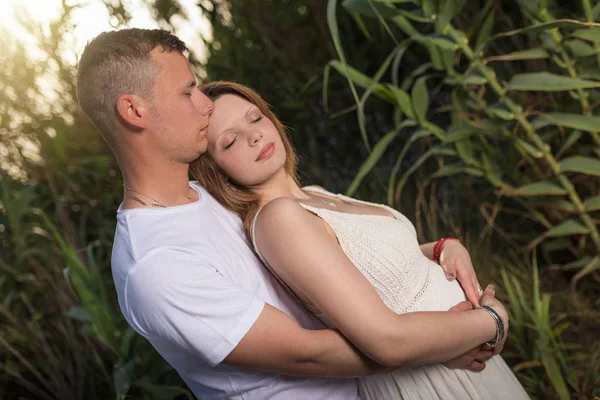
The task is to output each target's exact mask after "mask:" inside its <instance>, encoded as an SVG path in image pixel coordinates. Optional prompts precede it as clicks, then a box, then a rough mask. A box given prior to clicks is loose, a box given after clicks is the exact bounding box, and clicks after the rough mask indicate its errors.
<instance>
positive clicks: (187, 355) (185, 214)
mask: <svg viewBox="0 0 600 400" xmlns="http://www.w3.org/2000/svg"><path fill="white" fill-rule="evenodd" d="M190 186H191V187H193V188H194V189H196V190H197V191H198V192H199V195H200V200H198V201H197V202H194V203H191V204H187V205H183V206H176V207H169V208H166V209H159V208H136V209H128V210H122V209H119V211H118V214H117V231H116V234H115V242H114V246H113V254H112V272H113V278H114V281H115V286H116V289H117V294H118V298H119V305H120V307H121V311H122V312H123V314H124V316H125V318H126V319H127V321H128V322H129V324H130V325H131V326H132V327H133V329H134V330H135V331H136V332H138V333H139V334H141V335H142V336H144V337H145V338H146V339H148V340H149V341H150V343H151V344H152V345H153V346H154V348H156V350H158V352H159V353H160V354H161V355H162V356H163V357H164V358H165V359H166V360H167V361H168V362H169V364H171V365H172V366H173V367H174V368H175V369H176V370H177V372H178V373H179V374H180V375H181V377H182V378H183V380H184V381H185V382H186V384H187V385H188V386H189V387H190V389H191V390H192V391H193V392H194V394H195V395H196V396H197V397H199V398H201V399H215V398H230V399H261V400H262V399H285V400H293V399H311V400H317V399H328V400H336V399H340V400H341V399H344V400H346V399H358V394H357V387H356V382H355V381H354V380H353V379H334V378H322V379H321V378H300V377H292V376H287V375H281V374H275V373H270V372H264V371H259V370H251V369H243V368H235V367H231V366H228V365H226V364H222V363H221V361H223V359H224V358H225V357H226V356H227V355H228V354H229V353H230V352H231V351H232V350H233V349H234V348H235V347H236V345H237V344H238V342H239V341H240V340H241V339H242V338H243V337H244V335H245V334H246V333H247V332H248V330H249V329H250V327H251V326H252V325H253V324H254V322H255V321H256V319H257V318H258V316H259V315H260V313H261V311H262V309H263V307H264V304H265V303H268V304H270V305H272V306H274V307H276V308H278V309H280V310H282V311H284V312H285V313H287V314H288V315H290V316H291V317H292V318H294V319H295V320H296V321H298V323H299V324H300V325H301V326H303V327H304V328H308V329H322V328H323V325H322V324H321V323H320V322H319V321H318V320H316V319H315V318H313V317H312V316H310V315H309V314H308V313H307V312H306V311H304V309H303V308H302V307H301V306H300V305H298V304H297V303H296V302H295V301H294V300H293V299H292V298H291V296H290V295H289V294H288V293H287V292H286V291H285V289H283V288H282V287H281V286H280V285H279V284H278V283H277V282H276V281H275V280H274V279H273V277H272V276H271V275H270V274H269V272H268V271H267V269H266V268H264V267H263V266H262V264H261V263H260V261H259V260H258V259H257V258H256V256H255V255H254V253H253V252H252V250H251V249H250V247H249V246H248V242H247V240H246V236H245V233H244V228H243V225H242V222H241V220H240V219H239V218H238V217H237V216H236V215H235V214H233V213H231V212H229V211H228V210H226V209H225V208H223V207H222V206H221V205H220V204H219V203H218V202H217V201H216V200H215V199H214V198H213V197H212V196H211V195H210V194H208V192H206V191H205V190H204V189H203V188H202V187H200V186H199V185H198V184H197V183H195V182H191V183H190Z"/></svg>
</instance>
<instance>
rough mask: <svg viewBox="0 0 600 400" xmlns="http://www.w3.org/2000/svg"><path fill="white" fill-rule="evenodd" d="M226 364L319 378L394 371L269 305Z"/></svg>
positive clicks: (330, 332)
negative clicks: (302, 324)
mask: <svg viewBox="0 0 600 400" xmlns="http://www.w3.org/2000/svg"><path fill="white" fill-rule="evenodd" d="M223 362H224V363H225V364H229V365H233V366H237V367H245V368H255V369H261V370H265V371H272V372H277V373H283V374H287V375H299V376H318V377H357V376H365V375H371V374H374V373H377V372H384V371H387V370H391V369H389V368H385V367H383V366H381V365H379V364H377V363H375V361H373V360H371V359H370V358H368V357H367V356H365V355H364V354H362V353H361V352H360V351H358V349H356V348H355V347H354V346H353V345H352V343H350V342H349V341H348V340H347V339H346V338H345V337H344V336H343V335H342V334H341V333H340V332H339V331H337V330H333V329H322V330H311V329H304V328H302V327H301V326H300V325H299V324H298V323H297V322H296V321H295V320H293V319H292V318H291V317H289V316H288V315H287V314H285V313H284V312H282V311H280V310H278V309H276V308H275V307H272V306H270V305H268V304H265V307H264V309H263V311H262V313H261V314H260V316H259V318H258V319H257V320H256V322H255V323H254V325H253V326H252V328H251V329H250V330H249V331H248V333H247V334H246V335H245V336H244V337H243V338H242V340H241V341H240V342H239V343H238V345H237V346H236V347H235V349H233V351H232V352H231V353H230V354H229V355H228V356H227V357H226V358H225V360H223Z"/></svg>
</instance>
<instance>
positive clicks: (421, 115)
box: [411, 76, 429, 122]
mask: <svg viewBox="0 0 600 400" xmlns="http://www.w3.org/2000/svg"><path fill="white" fill-rule="evenodd" d="M426 79H427V78H426V77H424V76H422V77H420V78H419V79H417V81H416V82H415V84H414V86H413V88H412V92H411V97H412V102H413V108H414V110H415V114H416V116H417V119H418V120H419V121H420V122H423V121H425V115H426V114H427V108H428V107H429V90H428V89H427V83H426Z"/></svg>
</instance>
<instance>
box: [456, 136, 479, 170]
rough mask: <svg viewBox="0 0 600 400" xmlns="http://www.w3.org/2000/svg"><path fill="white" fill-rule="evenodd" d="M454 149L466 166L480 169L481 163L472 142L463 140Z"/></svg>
mask: <svg viewBox="0 0 600 400" xmlns="http://www.w3.org/2000/svg"><path fill="white" fill-rule="evenodd" d="M454 147H455V148H456V151H457V153H458V156H459V157H460V158H461V159H462V160H463V162H464V163H465V164H467V165H472V166H474V167H478V166H479V165H480V163H479V161H477V159H476V158H475V150H474V148H473V144H472V143H471V141H469V140H463V141H462V142H456V143H455V144H454Z"/></svg>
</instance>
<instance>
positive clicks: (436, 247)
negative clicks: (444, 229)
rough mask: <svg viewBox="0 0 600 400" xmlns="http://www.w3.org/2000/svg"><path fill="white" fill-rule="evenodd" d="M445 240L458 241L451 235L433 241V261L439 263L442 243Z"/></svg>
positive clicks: (442, 248)
mask: <svg viewBox="0 0 600 400" xmlns="http://www.w3.org/2000/svg"><path fill="white" fill-rule="evenodd" d="M447 241H456V242H459V243H460V240H458V239H456V238H452V237H446V238H441V239H440V240H438V241H437V242H435V245H434V246H433V258H432V260H433V261H435V262H436V263H438V264H439V263H440V256H441V255H442V251H443V250H444V244H445V243H446V242H447Z"/></svg>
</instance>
